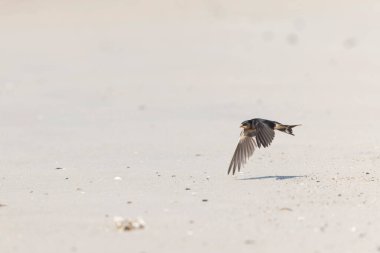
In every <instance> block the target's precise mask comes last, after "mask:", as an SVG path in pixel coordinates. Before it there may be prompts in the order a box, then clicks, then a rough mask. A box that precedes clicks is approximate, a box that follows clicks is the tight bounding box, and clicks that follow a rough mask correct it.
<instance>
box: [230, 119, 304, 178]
mask: <svg viewBox="0 0 380 253" xmlns="http://www.w3.org/2000/svg"><path fill="white" fill-rule="evenodd" d="M296 126H300V125H283V124H281V123H279V122H276V121H272V120H267V119H259V118H256V119H250V120H246V121H243V122H242V123H241V125H240V127H241V128H243V130H242V131H241V133H240V139H239V143H238V145H237V147H236V150H235V153H234V155H233V157H232V160H231V163H230V167H228V173H227V174H230V172H231V171H232V175H234V174H235V171H236V169H237V171H240V168H241V167H243V166H244V164H246V162H247V161H248V158H250V157H251V156H252V155H253V152H254V151H255V148H256V147H258V148H261V147H264V148H266V147H268V146H269V145H270V144H271V143H272V141H273V138H274V130H279V131H281V132H285V133H287V134H291V135H294V134H293V130H292V128H293V127H296Z"/></svg>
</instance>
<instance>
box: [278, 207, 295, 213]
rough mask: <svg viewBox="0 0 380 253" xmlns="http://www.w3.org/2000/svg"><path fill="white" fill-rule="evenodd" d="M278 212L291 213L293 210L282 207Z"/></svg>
mask: <svg viewBox="0 0 380 253" xmlns="http://www.w3.org/2000/svg"><path fill="white" fill-rule="evenodd" d="M280 211H289V212H291V211H293V209H291V208H289V207H283V208H280Z"/></svg>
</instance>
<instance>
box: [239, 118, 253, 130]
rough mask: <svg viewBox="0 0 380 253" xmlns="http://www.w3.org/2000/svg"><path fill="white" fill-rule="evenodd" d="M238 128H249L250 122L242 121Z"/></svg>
mask: <svg viewBox="0 0 380 253" xmlns="http://www.w3.org/2000/svg"><path fill="white" fill-rule="evenodd" d="M240 127H241V128H243V129H248V128H251V122H249V120H246V121H243V122H242V123H241V125H240Z"/></svg>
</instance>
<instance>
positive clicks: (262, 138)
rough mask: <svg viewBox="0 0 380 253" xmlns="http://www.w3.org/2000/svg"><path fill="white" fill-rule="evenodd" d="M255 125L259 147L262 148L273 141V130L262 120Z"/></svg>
mask: <svg viewBox="0 0 380 253" xmlns="http://www.w3.org/2000/svg"><path fill="white" fill-rule="evenodd" d="M255 127H256V141H257V146H258V147H259V148H261V146H263V147H264V148H266V147H268V146H269V145H270V144H271V143H272V141H273V138H274V130H273V129H272V128H271V127H270V126H268V125H267V124H265V123H264V122H258V123H257V124H256V125H255Z"/></svg>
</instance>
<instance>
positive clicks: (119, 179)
mask: <svg viewBox="0 0 380 253" xmlns="http://www.w3.org/2000/svg"><path fill="white" fill-rule="evenodd" d="M113 180H117V181H121V180H123V179H122V178H121V177H114V178H113Z"/></svg>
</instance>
